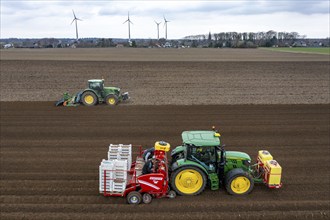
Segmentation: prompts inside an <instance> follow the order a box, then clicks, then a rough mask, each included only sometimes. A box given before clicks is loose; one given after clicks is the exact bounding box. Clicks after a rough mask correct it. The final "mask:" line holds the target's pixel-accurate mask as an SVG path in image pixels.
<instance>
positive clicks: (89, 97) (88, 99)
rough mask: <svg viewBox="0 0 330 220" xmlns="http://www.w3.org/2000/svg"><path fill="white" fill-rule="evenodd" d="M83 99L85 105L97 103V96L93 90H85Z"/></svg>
mask: <svg viewBox="0 0 330 220" xmlns="http://www.w3.org/2000/svg"><path fill="white" fill-rule="evenodd" d="M81 101H82V103H83V104H84V105H85V106H93V105H96V102H97V97H96V95H95V94H94V93H93V92H89V91H87V92H84V93H83V94H82V97H81Z"/></svg>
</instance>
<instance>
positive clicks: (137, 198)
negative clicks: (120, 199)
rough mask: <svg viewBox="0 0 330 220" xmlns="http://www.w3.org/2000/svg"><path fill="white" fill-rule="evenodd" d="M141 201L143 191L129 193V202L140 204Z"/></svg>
mask: <svg viewBox="0 0 330 220" xmlns="http://www.w3.org/2000/svg"><path fill="white" fill-rule="evenodd" d="M141 201H142V196H141V193H139V192H136V191H132V192H130V193H128V195H127V202H128V204H132V205H137V204H140V203H141Z"/></svg>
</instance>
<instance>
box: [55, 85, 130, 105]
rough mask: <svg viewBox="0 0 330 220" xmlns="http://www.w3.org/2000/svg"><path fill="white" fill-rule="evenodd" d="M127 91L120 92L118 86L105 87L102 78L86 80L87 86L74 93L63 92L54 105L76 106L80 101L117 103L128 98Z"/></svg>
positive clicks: (87, 103)
mask: <svg viewBox="0 0 330 220" xmlns="http://www.w3.org/2000/svg"><path fill="white" fill-rule="evenodd" d="M128 99H129V96H128V92H125V93H120V88H117V87H105V86H104V79H91V80H88V88H87V89H85V90H83V91H80V92H78V93H77V94H76V95H70V94H68V93H64V95H63V97H62V98H61V99H60V100H59V101H58V102H56V104H55V105H56V106H61V105H64V106H76V105H78V104H80V103H82V104H83V105H85V106H93V105H96V104H98V103H104V102H105V103H106V104H107V105H111V106H113V105H117V104H118V103H119V102H121V101H125V100H128Z"/></svg>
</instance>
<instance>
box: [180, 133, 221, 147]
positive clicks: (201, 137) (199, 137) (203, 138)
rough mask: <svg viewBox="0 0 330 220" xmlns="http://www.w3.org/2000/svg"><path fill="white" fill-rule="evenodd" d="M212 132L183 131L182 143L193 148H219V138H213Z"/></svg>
mask: <svg viewBox="0 0 330 220" xmlns="http://www.w3.org/2000/svg"><path fill="white" fill-rule="evenodd" d="M215 134H216V132H214V131H184V132H182V134H181V136H182V140H183V143H186V144H193V145H195V146H201V147H203V146H219V145H220V138H219V137H217V136H215Z"/></svg>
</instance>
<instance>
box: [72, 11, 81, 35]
mask: <svg viewBox="0 0 330 220" xmlns="http://www.w3.org/2000/svg"><path fill="white" fill-rule="evenodd" d="M72 13H73V20H72V22H71V25H72V23H73V22H75V23H76V39H77V41H78V25H77V21H82V20H81V19H79V18H77V17H76V14H75V13H74V11H73V9H72Z"/></svg>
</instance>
